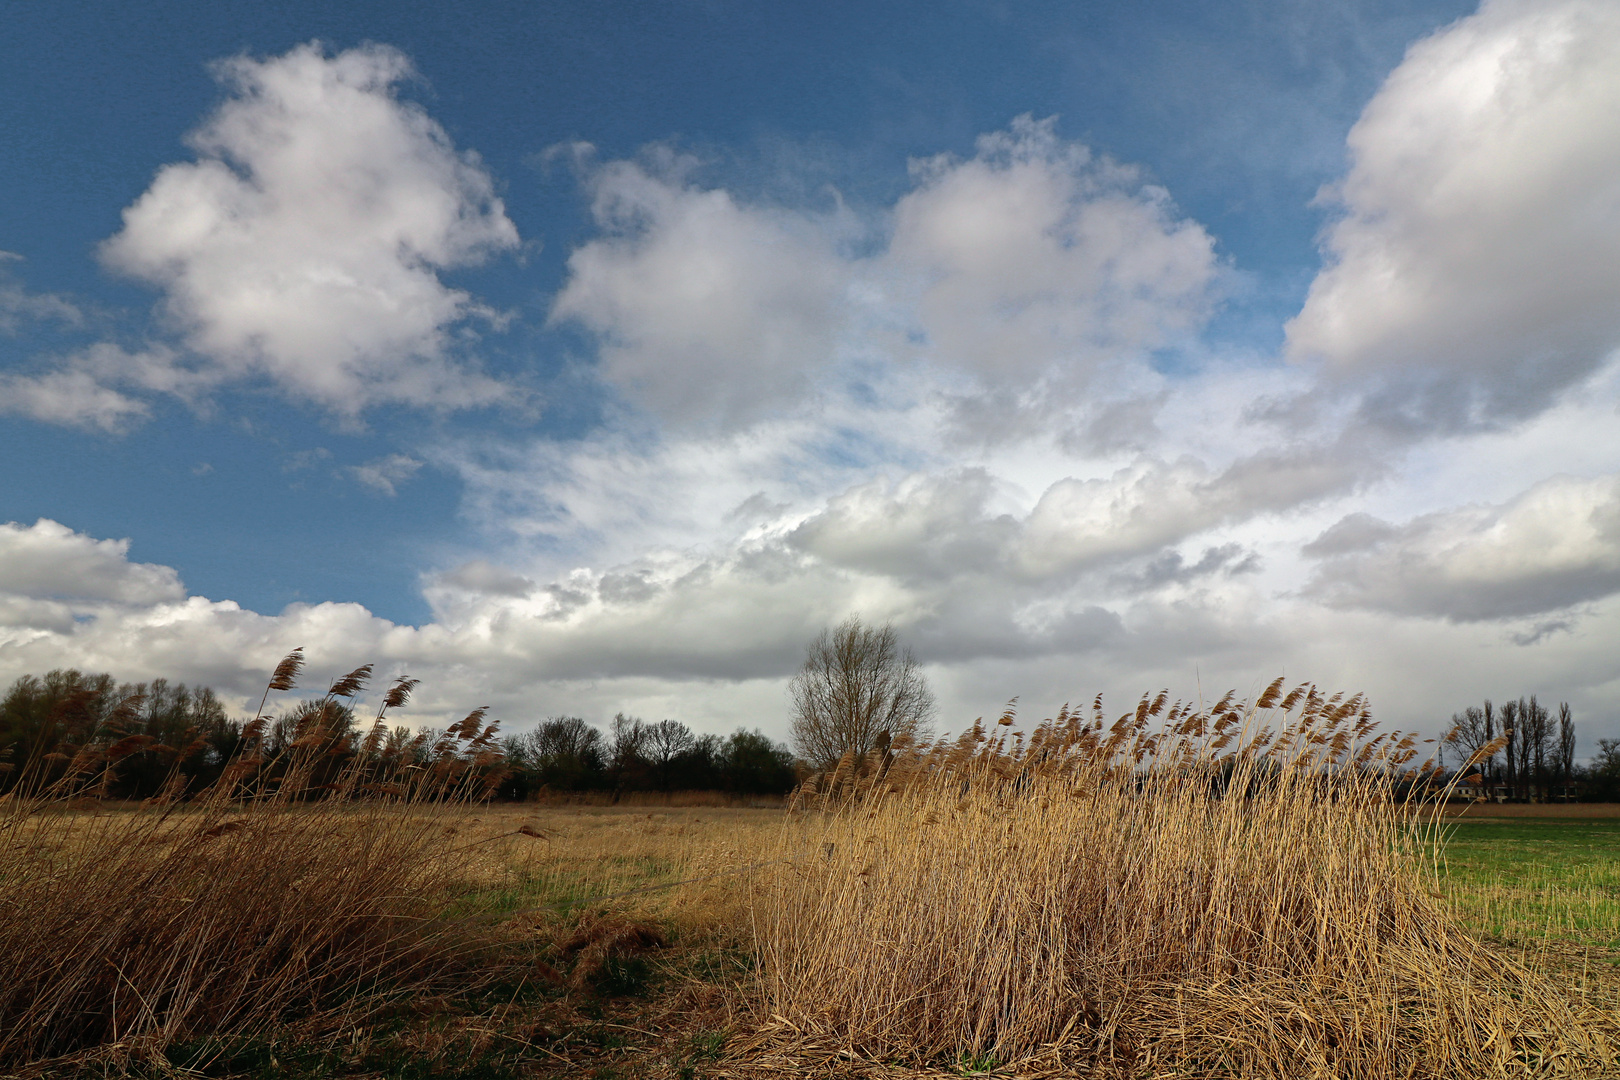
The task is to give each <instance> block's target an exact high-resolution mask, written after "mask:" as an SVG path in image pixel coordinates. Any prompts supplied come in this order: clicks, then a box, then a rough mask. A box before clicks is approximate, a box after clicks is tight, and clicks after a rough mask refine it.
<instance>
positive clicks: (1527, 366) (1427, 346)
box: [1288, 0, 1620, 428]
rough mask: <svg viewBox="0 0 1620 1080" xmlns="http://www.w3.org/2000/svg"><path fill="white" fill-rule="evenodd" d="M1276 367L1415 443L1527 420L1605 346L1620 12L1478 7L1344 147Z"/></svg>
mask: <svg viewBox="0 0 1620 1080" xmlns="http://www.w3.org/2000/svg"><path fill="white" fill-rule="evenodd" d="M1349 150H1350V157H1351V162H1352V164H1351V168H1350V171H1349V174H1348V175H1347V176H1346V177H1345V178H1344V181H1343V182H1342V184H1340V185H1339V186H1338V188H1337V189H1336V190H1335V191H1334V192H1333V193H1332V195H1331V200H1332V201H1333V202H1336V203H1337V204H1338V205H1339V206H1340V207H1341V208H1342V211H1343V216H1342V219H1341V220H1339V221H1338V222H1337V223H1336V224H1335V225H1334V226H1333V227H1332V228H1331V229H1330V230H1329V231H1328V233H1327V235H1326V244H1325V255H1326V257H1327V260H1328V265H1327V266H1326V268H1325V269H1323V271H1322V272H1321V273H1320V275H1318V277H1317V278H1316V280H1315V282H1314V283H1313V284H1312V286H1311V290H1310V294H1309V297H1308V298H1307V300H1306V302H1305V305H1304V308H1303V309H1302V310H1301V311H1300V313H1299V315H1298V317H1297V318H1295V319H1294V320H1293V322H1292V323H1291V324H1290V325H1289V327H1288V352H1289V354H1290V355H1291V356H1292V357H1294V358H1295V359H1297V360H1309V359H1312V358H1320V359H1321V360H1322V361H1324V362H1325V364H1326V366H1327V368H1328V370H1329V371H1330V372H1331V373H1333V374H1336V375H1338V376H1341V377H1348V378H1363V377H1370V378H1371V379H1372V380H1374V385H1375V386H1378V387H1381V390H1379V391H1378V392H1376V393H1375V397H1374V399H1373V401H1372V403H1371V404H1372V407H1373V411H1374V412H1375V413H1376V414H1379V415H1381V416H1383V417H1384V418H1385V419H1386V420H1390V421H1394V422H1396V423H1399V424H1407V425H1415V426H1417V427H1419V428H1422V427H1427V426H1430V425H1434V424H1439V425H1441V426H1442V427H1451V428H1456V427H1466V426H1471V425H1476V424H1480V423H1491V422H1496V421H1499V420H1501V419H1504V418H1516V417H1524V416H1527V415H1531V414H1533V413H1535V412H1537V411H1539V410H1540V409H1542V408H1544V407H1545V406H1546V405H1547V403H1548V402H1549V400H1550V399H1551V397H1552V396H1553V395H1555V394H1556V393H1557V392H1558V391H1559V390H1560V389H1562V388H1564V387H1567V386H1569V385H1570V384H1571V383H1572V382H1574V381H1576V380H1579V379H1580V378H1582V377H1583V376H1585V375H1587V374H1588V373H1590V372H1591V371H1592V370H1593V369H1594V368H1595V367H1596V366H1597V365H1598V364H1599V363H1600V362H1601V361H1602V359H1603V358H1604V356H1605V355H1606V354H1607V353H1609V352H1610V351H1611V350H1613V349H1615V348H1616V347H1617V346H1620V259H1616V257H1615V253H1616V252H1617V251H1620V6H1616V5H1615V4H1614V3H1612V2H1610V0H1486V2H1485V3H1484V4H1482V5H1481V7H1480V10H1479V12H1478V13H1477V14H1475V15H1472V16H1470V17H1468V18H1465V19H1462V20H1460V21H1459V22H1457V23H1454V24H1453V25H1451V26H1449V27H1446V28H1445V29H1443V30H1441V31H1439V32H1437V33H1436V34H1434V35H1433V36H1431V37H1429V38H1426V39H1424V40H1422V41H1419V42H1417V43H1416V44H1414V45H1413V46H1412V47H1411V48H1410V49H1409V50H1408V52H1407V54H1406V58H1405V60H1404V61H1403V62H1402V63H1401V65H1400V66H1399V67H1398V68H1397V69H1396V70H1395V71H1394V72H1393V73H1392V74H1391V75H1390V76H1389V78H1388V80H1387V81H1386V82H1385V83H1384V85H1383V87H1382V88H1381V89H1380V90H1379V92H1378V94H1377V95H1376V96H1375V97H1374V98H1373V100H1372V101H1371V102H1370V103H1369V104H1368V105H1367V107H1366V109H1365V111H1364V112H1363V113H1362V115H1361V119H1360V120H1359V121H1358V122H1357V124H1356V125H1355V127H1354V128H1353V129H1352V131H1351V132H1350V137H1349Z"/></svg>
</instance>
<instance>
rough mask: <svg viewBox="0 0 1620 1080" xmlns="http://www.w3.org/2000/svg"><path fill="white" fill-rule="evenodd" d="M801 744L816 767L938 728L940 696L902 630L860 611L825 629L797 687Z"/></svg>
mask: <svg viewBox="0 0 1620 1080" xmlns="http://www.w3.org/2000/svg"><path fill="white" fill-rule="evenodd" d="M789 691H790V692H791V693H792V695H793V748H794V749H795V750H796V751H797V752H798V754H799V756H800V757H801V758H803V759H804V760H805V761H806V762H808V763H809V764H810V765H811V766H813V767H815V768H822V769H824V768H828V767H830V766H832V765H833V764H835V763H836V762H837V761H838V759H839V758H841V757H843V755H844V754H845V753H846V752H847V751H851V750H853V751H854V752H855V753H857V754H865V753H867V752H869V751H871V750H872V749H874V748H875V747H877V746H879V745H880V744H882V745H887V743H888V741H889V740H890V739H898V738H900V737H901V736H909V737H911V738H913V739H921V738H926V737H927V736H928V735H930V734H931V733H932V727H931V721H932V720H933V716H934V695H933V692H932V691H931V690H929V689H928V680H927V679H926V678H924V677H923V673H922V671H921V669H920V668H919V667H918V666H917V661H916V660H915V659H914V658H913V657H912V655H911V650H910V649H901V648H900V643H899V638H898V636H897V635H896V634H895V631H894V627H893V626H892V625H890V624H888V623H885V624H883V625H882V626H867V625H866V624H865V623H863V622H862V621H861V620H860V617H859V616H855V615H852V616H850V617H849V618H848V619H845V620H844V621H843V622H842V623H839V624H838V626H836V627H834V628H833V629H831V630H823V631H822V632H821V634H820V636H818V637H817V638H816V640H815V641H813V642H811V644H810V648H809V649H808V650H807V651H806V655H805V658H804V666H803V667H801V668H800V669H799V673H798V674H797V675H795V676H794V677H793V682H792V683H791V684H790V686H789Z"/></svg>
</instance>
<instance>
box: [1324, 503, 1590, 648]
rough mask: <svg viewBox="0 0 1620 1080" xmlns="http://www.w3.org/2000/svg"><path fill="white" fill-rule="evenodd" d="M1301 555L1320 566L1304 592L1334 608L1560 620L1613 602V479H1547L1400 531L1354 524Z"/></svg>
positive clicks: (1356, 517)
mask: <svg viewBox="0 0 1620 1080" xmlns="http://www.w3.org/2000/svg"><path fill="white" fill-rule="evenodd" d="M1305 552H1306V554H1308V555H1312V556H1316V557H1318V558H1320V559H1321V560H1322V565H1321V567H1320V569H1319V571H1318V572H1317V575H1316V577H1315V578H1314V579H1313V581H1312V582H1311V584H1310V586H1309V589H1308V592H1309V593H1310V594H1311V595H1314V596H1317V597H1320V598H1322V599H1324V600H1326V601H1327V602H1328V603H1330V604H1333V605H1336V606H1340V607H1361V608H1369V609H1376V610H1382V611H1389V612H1394V613H1397V614H1403V615H1420V616H1433V617H1441V618H1446V619H1452V620H1459V621H1473V620H1486V619H1512V618H1521V617H1525V616H1533V615H1540V614H1544V613H1547V612H1552V611H1558V610H1561V609H1563V608H1567V607H1569V606H1571V605H1574V604H1581V603H1588V602H1591V601H1595V600H1599V599H1602V598H1603V597H1606V596H1609V595H1611V594H1613V593H1615V592H1620V475H1610V476H1603V477H1598V478H1596V479H1591V480H1580V479H1575V478H1573V477H1567V476H1558V477H1553V478H1551V479H1549V480H1545V481H1543V482H1541V483H1539V484H1537V485H1535V486H1534V487H1532V488H1530V490H1528V491H1526V492H1524V493H1523V494H1521V495H1519V496H1518V497H1517V498H1515V499H1513V500H1511V501H1509V502H1507V503H1504V504H1502V505H1497V506H1467V507H1460V508H1458V509H1454V510H1444V511H1440V512H1437V513H1431V514H1424V515H1421V516H1419V517H1417V518H1414V519H1413V520H1411V521H1409V522H1407V523H1406V524H1405V525H1400V526H1397V525H1392V524H1390V523H1388V522H1384V521H1380V520H1378V519H1376V518H1373V517H1371V516H1370V515H1367V514H1365V513H1356V514H1351V515H1349V516H1347V517H1345V518H1343V519H1342V520H1340V521H1339V523H1338V524H1336V525H1334V526H1333V527H1332V528H1331V529H1328V530H1327V531H1326V532H1324V533H1323V534H1322V535H1321V536H1319V537H1318V538H1317V539H1316V540H1314V541H1312V542H1311V543H1310V544H1309V545H1307V546H1306V548H1305Z"/></svg>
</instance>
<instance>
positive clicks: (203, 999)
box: [0, 653, 499, 1064]
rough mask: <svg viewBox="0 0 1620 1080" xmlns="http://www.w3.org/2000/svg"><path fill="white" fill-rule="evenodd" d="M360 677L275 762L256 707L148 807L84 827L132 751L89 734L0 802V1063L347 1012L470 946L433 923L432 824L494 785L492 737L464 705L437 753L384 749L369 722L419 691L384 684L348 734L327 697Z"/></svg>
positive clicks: (104, 811)
mask: <svg viewBox="0 0 1620 1080" xmlns="http://www.w3.org/2000/svg"><path fill="white" fill-rule="evenodd" d="M301 663H302V656H301V654H299V653H294V654H293V655H291V656H289V657H287V659H286V660H284V661H283V662H282V664H281V665H280V666H279V667H278V668H277V670H276V674H275V676H274V678H273V679H272V680H271V682H270V687H269V689H270V690H285V689H290V688H291V687H292V686H293V683H294V681H295V679H296V677H297V675H298V669H299V667H300V665H301ZM369 675H370V667H369V665H368V666H367V667H365V668H361V669H358V670H357V671H355V672H351V673H350V674H349V675H347V676H344V677H343V678H342V679H339V680H338V681H337V682H336V683H334V684H333V686H332V687H331V689H330V690H329V691H328V692H327V694H326V695H325V697H323V698H322V699H321V700H320V701H319V702H317V703H315V705H314V706H313V707H306V708H304V709H302V710H300V711H299V713H298V714H297V722H296V724H295V725H294V726H295V727H296V730H293V731H291V732H289V733H288V734H290V736H291V738H290V739H289V740H287V741H285V742H284V743H283V744H281V745H280V747H279V749H278V750H276V752H271V751H270V750H269V749H267V744H266V741H265V737H266V728H267V724H268V721H267V719H266V717H265V716H264V715H263V710H262V706H261V712H260V715H259V716H257V717H255V718H254V720H253V721H252V722H250V723H248V724H247V725H246V726H245V730H244V732H243V736H244V738H243V746H244V750H243V752H242V753H241V754H240V755H239V756H238V757H237V758H235V760H233V761H231V762H230V763H229V764H228V765H227V766H226V767H225V769H224V770H223V774H222V775H221V777H220V779H219V780H218V781H217V782H216V783H215V784H213V785H212V786H211V787H209V788H207V789H205V790H202V791H196V792H186V791H184V790H182V785H181V780H182V779H183V778H182V777H180V774H179V773H178V772H177V773H176V774H175V776H176V781H175V783H174V784H173V785H171V787H170V789H169V790H167V791H166V793H165V795H164V796H163V797H160V798H158V799H155V800H149V801H148V802H147V803H146V804H144V805H141V806H137V807H126V808H118V807H100V808H99V810H100V812H97V813H94V814H91V813H87V812H85V811H86V808H87V807H94V806H95V804H94V802H93V800H94V799H95V796H96V794H97V792H98V791H103V790H105V787H106V780H107V778H108V777H109V776H110V775H111V774H112V772H113V771H114V770H116V768H117V766H118V762H119V760H120V759H121V758H122V757H123V756H125V755H127V754H128V753H131V752H133V751H134V750H136V749H140V748H144V746H145V744H144V743H143V744H141V745H140V747H136V746H132V745H131V740H130V738H127V737H126V738H121V737H119V733H118V732H117V731H104V732H101V733H99V734H98V736H97V738H96V739H94V740H93V741H92V742H91V743H88V744H86V745H85V746H83V747H79V748H78V749H77V750H76V752H75V753H74V755H73V758H72V761H71V762H70V764H69V768H68V770H67V776H66V778H64V779H58V780H56V781H54V782H53V783H51V784H50V785H48V786H46V787H43V788H30V787H29V786H28V784H27V783H26V782H24V783H21V784H19V785H18V786H17V787H16V788H14V789H13V790H12V791H11V792H10V793H9V794H7V795H6V796H5V797H4V799H3V800H0V1064H6V1063H18V1062H24V1061H32V1060H38V1059H41V1058H46V1057H51V1056H58V1055H66V1054H72V1053H78V1052H82V1051H85V1050H86V1049H88V1048H94V1047H98V1046H102V1047H105V1046H113V1047H122V1048H125V1049H129V1050H134V1051H137V1052H146V1053H156V1052H157V1051H160V1050H161V1049H162V1048H163V1047H164V1046H166V1045H168V1044H169V1043H171V1042H173V1041H175V1040H178V1039H189V1038H196V1037H199V1036H204V1035H207V1036H228V1035H233V1034H244V1033H248V1032H253V1031H256V1030H258V1029H262V1028H263V1027H265V1026H268V1025H271V1024H273V1023H276V1022H278V1021H280V1020H283V1019H285V1018H287V1017H288V1016H290V1015H295V1014H300V1013H303V1014H307V1013H309V1012H310V1011H311V1010H318V1009H322V1008H329V1007H338V1006H341V1007H345V1008H350V1009H358V1010H361V1011H363V1009H364V1007H365V1003H366V1002H367V1001H376V1000H380V998H381V997H385V996H386V995H387V994H388V993H389V992H390V991H398V990H400V989H402V988H408V987H410V986H411V985H412V984H413V982H415V981H419V980H421V979H423V978H426V977H429V976H431V975H433V974H434V973H436V972H439V971H442V970H443V969H444V966H445V963H446V962H447V961H448V960H451V959H453V958H454V956H455V954H456V953H457V951H458V950H460V949H462V948H463V947H464V946H465V944H466V942H465V940H464V938H463V936H460V935H458V932H457V930H456V924H453V923H449V922H446V921H445V920H442V919H436V918H435V917H434V916H435V915H436V914H437V913H438V912H439V911H440V910H442V906H443V902H444V896H445V891H446V890H447V889H448V888H450V887H451V886H452V885H453V883H454V881H455V879H456V875H457V873H458V860H457V857H456V852H455V851H454V850H453V849H451V848H449V847H448V845H447V844H446V842H445V840H444V835H443V834H444V829H443V820H444V817H445V815H447V814H453V813H458V812H460V810H461V809H463V808H464V806H465V804H466V803H467V802H468V801H476V800H480V799H482V798H485V797H487V795H488V787H489V785H490V784H491V783H492V782H498V767H499V761H498V757H499V755H498V751H497V750H496V749H495V747H494V725H493V724H485V723H484V722H483V711H482V710H478V711H475V712H474V713H473V714H472V715H470V716H469V717H467V719H466V720H464V721H462V722H461V723H459V724H457V725H454V726H452V727H451V729H450V730H449V731H448V732H446V733H445V734H444V735H443V736H441V737H440V738H438V740H437V741H436V742H431V743H430V742H429V740H428V737H427V736H425V735H424V736H421V737H419V738H417V739H416V740H415V741H414V742H405V743H403V744H401V743H400V741H399V740H397V739H396V740H393V742H392V744H390V742H389V741H388V740H387V738H386V736H387V731H386V729H385V727H384V724H383V720H384V714H385V713H386V711H387V710H388V709H390V708H397V707H399V706H401V705H403V704H404V703H405V700H406V698H407V697H408V696H409V694H410V691H411V689H412V687H414V685H415V682H414V680H408V679H401V680H398V681H396V682H395V683H394V684H393V686H392V687H391V688H390V689H389V690H388V692H387V693H386V694H385V695H384V698H383V702H382V706H381V708H379V710H378V713H377V718H376V721H375V722H374V723H373V725H372V726H371V728H370V730H369V731H365V732H361V733H354V732H352V731H350V730H349V726H348V725H349V720H348V716H349V713H348V711H347V708H346V707H345V706H343V705H342V704H341V702H340V701H339V699H352V698H353V697H354V695H355V694H357V693H358V692H359V691H360V690H361V689H362V688H363V686H364V684H365V682H366V679H367V678H368V676H369ZM268 693H269V691H267V692H266V696H267V697H268ZM134 738H136V739H137V740H138V739H140V738H143V737H140V736H137V737H134ZM150 741H151V740H147V742H150ZM192 749H194V748H177V750H176V755H177V756H184V755H185V754H186V753H188V752H189V751H190V750H192ZM24 779H25V780H26V777H25V778H24Z"/></svg>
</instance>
